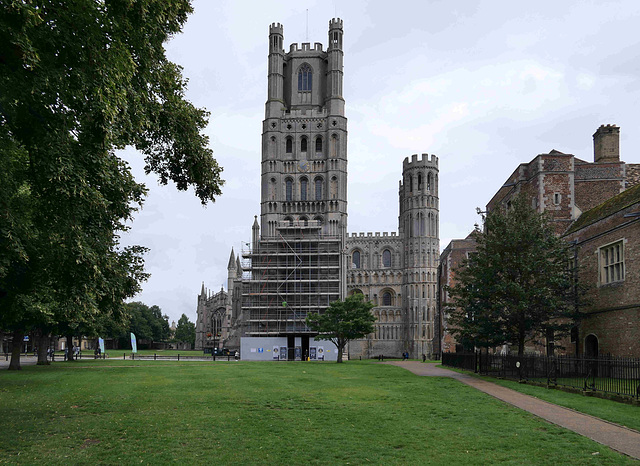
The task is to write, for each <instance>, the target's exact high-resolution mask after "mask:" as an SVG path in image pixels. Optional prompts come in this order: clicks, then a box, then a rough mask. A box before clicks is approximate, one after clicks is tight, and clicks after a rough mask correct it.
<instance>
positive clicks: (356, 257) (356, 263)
mask: <svg viewBox="0 0 640 466" xmlns="http://www.w3.org/2000/svg"><path fill="white" fill-rule="evenodd" d="M351 263H352V264H353V268H354V269H359V268H360V251H353V254H352V255H351Z"/></svg>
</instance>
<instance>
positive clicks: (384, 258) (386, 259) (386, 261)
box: [382, 249, 391, 267]
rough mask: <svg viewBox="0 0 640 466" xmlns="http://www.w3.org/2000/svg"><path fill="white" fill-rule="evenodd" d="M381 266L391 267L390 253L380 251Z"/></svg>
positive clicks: (386, 250)
mask: <svg viewBox="0 0 640 466" xmlns="http://www.w3.org/2000/svg"><path fill="white" fill-rule="evenodd" d="M382 266H383V267H391V251H389V250H388V249H385V250H384V251H382Z"/></svg>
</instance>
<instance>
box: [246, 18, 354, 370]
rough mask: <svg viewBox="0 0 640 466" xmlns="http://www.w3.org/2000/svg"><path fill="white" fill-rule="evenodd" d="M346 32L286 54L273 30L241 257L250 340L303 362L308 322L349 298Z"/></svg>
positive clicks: (338, 30)
mask: <svg viewBox="0 0 640 466" xmlns="http://www.w3.org/2000/svg"><path fill="white" fill-rule="evenodd" d="M342 40H343V23H342V20H340V19H332V20H331V21H330V22H329V43H328V47H327V50H324V49H323V45H322V44H321V43H318V42H316V43H314V44H313V46H312V45H311V44H310V43H302V44H291V46H290V48H289V51H288V52H285V51H284V49H283V42H284V28H283V26H282V25H281V24H279V23H274V24H272V25H271V26H270V27H269V54H268V79H267V81H268V89H267V102H266V106H265V119H264V121H263V128H262V159H261V164H262V170H261V206H260V222H259V225H258V223H257V222H256V223H255V224H254V227H253V239H252V243H251V247H250V248H249V249H248V250H246V251H244V252H243V258H244V264H243V265H244V267H243V283H244V286H243V293H242V309H243V322H244V329H243V332H242V333H243V335H244V336H253V337H272V336H279V337H283V336H286V337H287V338H288V345H287V346H288V348H289V350H290V351H291V354H290V355H289V357H290V358H292V357H294V352H293V350H292V348H299V351H301V352H305V351H306V350H307V349H308V345H309V344H308V341H309V336H310V332H309V330H308V329H307V327H306V325H305V324H304V319H305V318H306V316H307V314H308V313H310V312H322V311H324V309H326V307H327V306H328V305H329V303H330V302H332V301H335V300H337V299H341V298H343V297H344V294H345V292H344V290H345V282H344V269H345V264H346V260H345V259H344V257H343V254H342V251H343V249H344V241H345V237H346V228H347V119H346V118H345V116H344V99H343V96H342V81H343V50H342Z"/></svg>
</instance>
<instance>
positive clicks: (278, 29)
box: [269, 23, 284, 36]
mask: <svg viewBox="0 0 640 466" xmlns="http://www.w3.org/2000/svg"><path fill="white" fill-rule="evenodd" d="M269 34H280V35H281V36H283V35H284V27H283V26H282V24H280V23H271V25H269Z"/></svg>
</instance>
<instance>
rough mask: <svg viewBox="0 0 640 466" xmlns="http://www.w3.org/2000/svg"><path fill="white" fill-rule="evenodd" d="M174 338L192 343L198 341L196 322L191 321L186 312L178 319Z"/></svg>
mask: <svg viewBox="0 0 640 466" xmlns="http://www.w3.org/2000/svg"><path fill="white" fill-rule="evenodd" d="M174 338H175V340H176V341H181V342H183V343H190V344H191V345H193V344H194V343H195V342H196V324H194V323H193V322H191V321H190V320H189V318H188V317H187V316H186V314H182V316H181V317H180V319H178V324H177V325H176V334H175V336H174Z"/></svg>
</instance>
